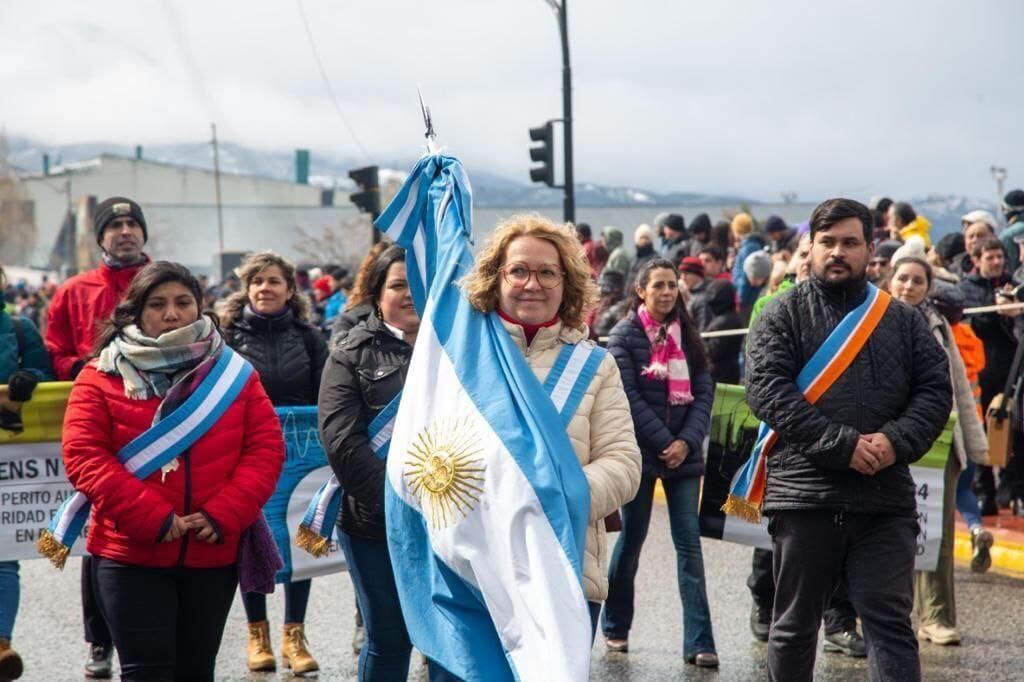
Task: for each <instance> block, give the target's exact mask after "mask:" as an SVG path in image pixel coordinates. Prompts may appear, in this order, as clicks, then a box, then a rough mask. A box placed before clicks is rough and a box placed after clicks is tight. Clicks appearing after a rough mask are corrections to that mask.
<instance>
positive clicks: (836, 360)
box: [722, 284, 892, 523]
mask: <svg viewBox="0 0 1024 682" xmlns="http://www.w3.org/2000/svg"><path fill="white" fill-rule="evenodd" d="M891 300H892V298H891V297H890V296H889V294H887V293H886V292H884V291H882V290H881V289H879V288H878V287H876V286H874V285H873V284H868V295H867V298H865V299H864V302H863V303H861V304H860V305H859V306H857V307H856V308H854V309H853V310H851V311H850V312H849V313H847V315H846V317H844V318H843V319H842V320H841V321H840V322H839V324H838V325H837V326H836V328H835V329H833V330H832V333H831V334H829V335H828V338H827V339H825V342H824V343H823V344H821V347H820V348H818V350H817V351H816V352H815V353H814V355H813V356H812V357H811V359H810V361H809V362H808V363H807V365H806V366H805V367H804V368H803V369H802V370H800V373H799V374H798V375H797V377H796V387H797V388H799V389H800V391H801V392H802V393H803V394H804V398H805V399H806V400H807V402H808V403H810V404H811V405H813V404H814V403H816V402H818V399H819V398H820V397H821V396H822V395H824V393H825V391H827V390H828V389H829V388H830V387H831V386H832V384H833V383H835V381H836V379H838V378H839V377H840V376H842V374H843V372H845V371H846V369H847V368H848V367H849V366H850V364H851V363H853V359H854V358H856V357H857V354H858V353H859V352H860V350H861V348H863V347H864V344H865V343H867V341H868V338H869V337H870V336H871V333H872V332H873V331H875V327H877V326H878V322H879V320H881V319H882V315H884V314H885V311H886V309H887V308H888V307H889V302H890V301H891ZM777 440H778V436H777V435H776V433H775V431H774V430H773V429H772V428H771V427H769V426H768V425H767V424H765V423H764V422H761V425H760V427H759V428H758V431H757V441H756V442H755V443H754V449H753V451H752V452H751V454H750V459H748V460H747V461H746V463H745V464H744V465H743V466H742V467H741V468H740V470H739V471H737V472H736V475H735V476H734V477H733V479H732V485H731V486H729V497H728V498H727V499H726V501H725V504H724V505H722V511H724V512H725V513H726V514H730V515H732V516H738V517H740V518H742V519H744V520H746V521H750V522H751V523H758V522H759V521H760V519H761V503H762V501H763V500H764V488H765V482H766V480H767V476H768V471H767V462H768V453H770V452H771V450H772V447H774V445H775V442H776V441H777Z"/></svg>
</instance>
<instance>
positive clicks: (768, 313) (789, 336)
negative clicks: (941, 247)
mask: <svg viewBox="0 0 1024 682" xmlns="http://www.w3.org/2000/svg"><path fill="white" fill-rule="evenodd" d="M865 296H866V288H865V282H864V281H863V280H861V281H859V282H856V283H855V284H853V285H851V286H850V287H844V288H832V287H825V286H824V285H823V284H822V283H821V281H820V280H818V279H817V278H815V277H811V278H810V279H809V280H807V281H804V282H801V283H800V284H798V285H796V286H795V287H793V288H791V289H788V290H787V291H784V292H782V293H781V294H779V295H778V296H776V297H775V298H774V299H772V300H771V301H770V302H769V303H768V304H767V305H766V306H765V308H764V310H763V311H762V312H761V314H760V315H759V316H758V318H757V320H756V321H755V322H754V327H753V329H752V330H751V334H750V339H749V342H748V343H747V376H746V385H747V403H748V404H749V405H750V409H751V410H753V412H754V414H755V415H757V417H758V418H759V419H761V420H762V421H764V422H767V423H768V425H769V426H771V427H772V428H773V429H775V431H776V433H777V434H778V436H779V440H778V442H777V443H776V445H775V447H774V448H773V449H772V451H771V453H770V454H769V455H768V483H767V489H766V491H765V500H764V510H765V511H766V512H768V513H771V512H773V511H780V510H784V509H835V510H842V511H850V512H862V513H897V514H913V513H914V512H915V508H916V504H915V500H914V493H915V490H914V481H913V479H912V478H911V476H910V469H909V465H910V463H912V462H916V461H917V460H918V459H920V458H921V457H922V456H924V454H925V453H926V452H927V451H928V450H929V448H931V445H932V443H933V442H934V441H935V439H936V438H937V437H938V435H939V434H940V433H941V432H942V429H943V427H944V426H945V424H946V421H947V419H948V418H949V414H950V410H951V409H952V406H953V389H952V387H951V385H950V381H949V362H948V360H947V358H946V353H945V352H944V351H943V350H942V347H941V346H939V343H938V342H937V341H936V340H935V337H934V336H932V334H931V332H930V331H929V330H928V324H927V322H926V321H925V319H924V316H923V315H921V314H920V313H918V312H917V311H916V310H914V309H913V308H911V307H909V306H907V305H905V304H903V303H901V302H899V301H896V300H893V301H892V302H891V303H890V304H889V308H888V310H886V312H885V314H884V315H883V316H882V319H881V320H880V321H879V323H878V326H877V327H876V328H875V331H874V333H873V334H872V335H871V337H870V338H869V339H868V342H867V343H866V344H865V345H864V347H863V348H862V349H861V351H860V353H858V354H857V357H856V358H855V359H854V361H853V363H852V364H851V365H850V366H849V367H848V368H847V369H846V371H845V372H844V373H843V374H842V375H841V376H840V377H839V378H838V379H837V380H836V381H835V383H833V384H832V386H831V388H829V389H828V390H827V391H826V392H825V394H824V395H823V396H821V398H820V399H819V400H818V402H817V403H816V404H815V405H814V406H811V405H810V404H809V403H808V402H807V400H805V399H804V396H803V394H802V393H801V392H800V391H799V390H798V389H797V387H796V383H795V380H796V376H797V374H798V373H799V371H800V370H801V368H803V367H804V366H805V365H806V364H807V362H808V361H809V360H810V359H811V356H812V355H813V354H814V352H815V351H816V350H817V349H818V347H819V346H821V344H822V343H823V342H824V341H825V338H826V337H827V336H828V335H829V333H830V332H831V331H832V330H833V329H834V328H835V327H836V325H837V324H838V323H839V321H840V320H841V319H842V318H843V317H844V316H845V315H846V313H847V312H849V311H850V310H852V309H853V308H854V307H856V306H857V305H859V304H860V303H862V302H863V301H864V298H865ZM876 432H881V433H884V434H885V435H886V436H888V438H889V440H890V441H891V442H892V445H893V448H894V449H895V450H896V463H895V464H893V465H892V466H890V467H887V468H885V469H883V470H881V471H880V472H878V473H877V474H875V475H874V476H864V475H862V474H859V473H857V472H856V471H854V470H853V469H851V468H850V458H851V457H852V455H853V450H854V446H855V445H856V443H857V439H858V438H859V437H860V435H861V434H869V433H876Z"/></svg>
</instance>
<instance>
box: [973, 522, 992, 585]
mask: <svg viewBox="0 0 1024 682" xmlns="http://www.w3.org/2000/svg"><path fill="white" fill-rule="evenodd" d="M991 547H992V533H990V532H988V531H987V530H985V529H984V528H982V527H981V526H978V527H977V528H974V529H973V530H972V531H971V550H972V552H971V570H972V571H974V572H975V573H984V572H985V571H987V570H988V569H989V568H991V567H992V555H991V554H990V553H989V549H990V548H991Z"/></svg>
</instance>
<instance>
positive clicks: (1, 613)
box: [0, 561, 21, 641]
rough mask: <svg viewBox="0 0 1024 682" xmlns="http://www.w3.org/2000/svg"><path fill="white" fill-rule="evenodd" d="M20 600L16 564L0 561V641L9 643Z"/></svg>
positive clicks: (15, 562) (14, 562)
mask: <svg viewBox="0 0 1024 682" xmlns="http://www.w3.org/2000/svg"><path fill="white" fill-rule="evenodd" d="M20 598H21V585H20V583H19V582H18V562H17V561H0V639H6V640H8V641H10V639H11V635H12V634H13V633H14V619H15V618H16V617H17V616H18V601H19V600H20Z"/></svg>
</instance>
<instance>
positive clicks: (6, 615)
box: [0, 266, 54, 680]
mask: <svg viewBox="0 0 1024 682" xmlns="http://www.w3.org/2000/svg"><path fill="white" fill-rule="evenodd" d="M6 287H7V278H6V277H5V275H4V270H3V267H2V266H0V291H3V290H4V289H5V288H6ZM53 379H54V376H53V366H52V365H51V364H50V356H49V355H47V354H46V348H45V347H44V346H43V339H42V337H40V336H39V330H38V329H36V326H35V325H34V324H33V323H32V321H31V320H29V319H28V318H26V317H21V316H17V315H8V314H7V312H6V311H5V310H4V309H3V308H2V307H0V384H6V385H7V394H6V396H2V397H0V428H2V429H7V430H9V431H12V432H15V433H17V432H20V431H22V429H23V425H22V422H21V415H20V408H21V404H22V403H24V402H26V401H28V400H31V399H32V393H33V391H35V388H36V384H38V383H39V382H40V381H53ZM20 596H21V589H20V584H19V578H18V562H17V561H0V680H16V679H18V678H19V677H21V673H22V669H23V663H22V660H21V656H19V655H18V652H16V651H15V650H14V649H12V648H11V638H12V635H13V633H14V622H15V620H16V619H17V616H18V602H19V599H20Z"/></svg>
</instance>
